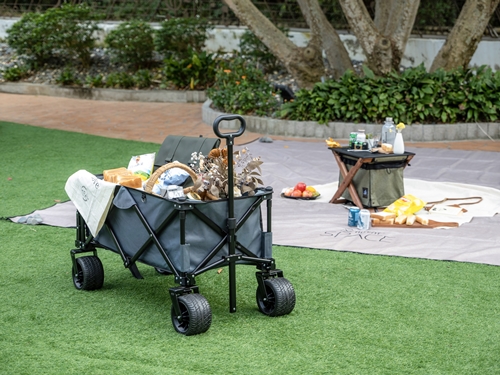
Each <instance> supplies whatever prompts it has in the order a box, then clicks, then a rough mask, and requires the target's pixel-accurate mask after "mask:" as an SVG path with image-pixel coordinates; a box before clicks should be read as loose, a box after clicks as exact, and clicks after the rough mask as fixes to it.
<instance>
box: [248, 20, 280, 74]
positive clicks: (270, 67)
mask: <svg viewBox="0 0 500 375" xmlns="http://www.w3.org/2000/svg"><path fill="white" fill-rule="evenodd" d="M280 29H281V31H283V32H284V33H285V35H287V36H288V30H287V29H283V28H280ZM240 52H241V55H242V57H244V58H248V59H251V60H253V61H255V62H256V63H257V64H258V65H260V66H262V68H263V69H264V71H265V72H267V73H269V72H273V71H281V70H284V67H283V64H282V63H281V61H280V60H279V59H277V58H276V57H275V56H274V54H273V53H272V52H271V51H270V50H269V48H267V46H266V45H265V44H264V43H262V42H261V41H260V39H259V38H257V37H256V36H255V34H254V33H253V32H251V31H250V30H247V31H245V32H244V33H243V35H242V36H241V38H240Z"/></svg>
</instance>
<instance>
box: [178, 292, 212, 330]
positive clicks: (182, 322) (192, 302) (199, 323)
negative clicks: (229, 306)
mask: <svg viewBox="0 0 500 375" xmlns="http://www.w3.org/2000/svg"><path fill="white" fill-rule="evenodd" d="M179 306H180V308H181V315H180V316H177V315H176V314H175V311H174V307H173V306H172V310H171V316H172V324H173V326H174V328H175V330H176V331H177V332H179V333H181V334H183V335H186V336H192V335H197V334H200V333H203V332H206V331H207V330H208V329H209V328H210V325H211V324H212V310H211V309H210V305H209V304H208V301H207V300H206V298H205V297H203V296H202V295H201V294H198V293H191V294H185V295H183V296H180V297H179Z"/></svg>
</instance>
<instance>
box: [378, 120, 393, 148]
mask: <svg viewBox="0 0 500 375" xmlns="http://www.w3.org/2000/svg"><path fill="white" fill-rule="evenodd" d="M395 138H396V127H395V126H394V121H393V120H392V117H386V118H385V123H384V126H382V140H381V142H382V143H389V144H390V145H392V146H394V139H395Z"/></svg>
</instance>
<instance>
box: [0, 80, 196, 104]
mask: <svg viewBox="0 0 500 375" xmlns="http://www.w3.org/2000/svg"><path fill="white" fill-rule="evenodd" d="M0 92H3V93H7V94H23V95H44V96H56V97H63V98H72V99H88V100H106V101H117V102H122V101H133V102H135V101H140V102H157V103H203V102H204V101H205V100H206V94H205V91H177V90H121V89H90V88H84V87H62V86H54V85H46V84H37V83H11V82H5V83H0Z"/></svg>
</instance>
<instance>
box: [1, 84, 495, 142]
mask: <svg viewBox="0 0 500 375" xmlns="http://www.w3.org/2000/svg"><path fill="white" fill-rule="evenodd" d="M201 106H202V104H201V103H200V104H198V103H141V102H111V101H93V100H79V99H67V98H60V97H50V96H32V95H17V94H5V93H0V121H8V122H15V123H20V124H28V125H33V126H41V127H45V128H51V129H61V130H68V131H75V132H81V133H87V134H94V135H100V136H103V137H111V138H121V139H130V140H139V141H147V142H154V143H162V142H163V140H164V139H165V137H166V136H167V135H169V134H175V135H191V136H199V135H203V136H214V133H213V130H212V127H211V125H209V124H205V123H204V122H203V120H202V114H201ZM261 136H263V134H258V133H252V132H245V134H244V135H243V136H241V137H239V138H237V139H236V144H243V143H248V142H250V141H253V140H255V139H257V138H260V137H261ZM271 138H272V139H276V140H278V139H281V140H283V139H288V140H295V141H297V140H300V141H304V142H323V140H322V139H306V138H295V137H278V136H271ZM407 146H408V147H428V148H449V149H461V150H482V151H495V152H500V140H471V141H455V142H425V143H420V142H419V143H407Z"/></svg>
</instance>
